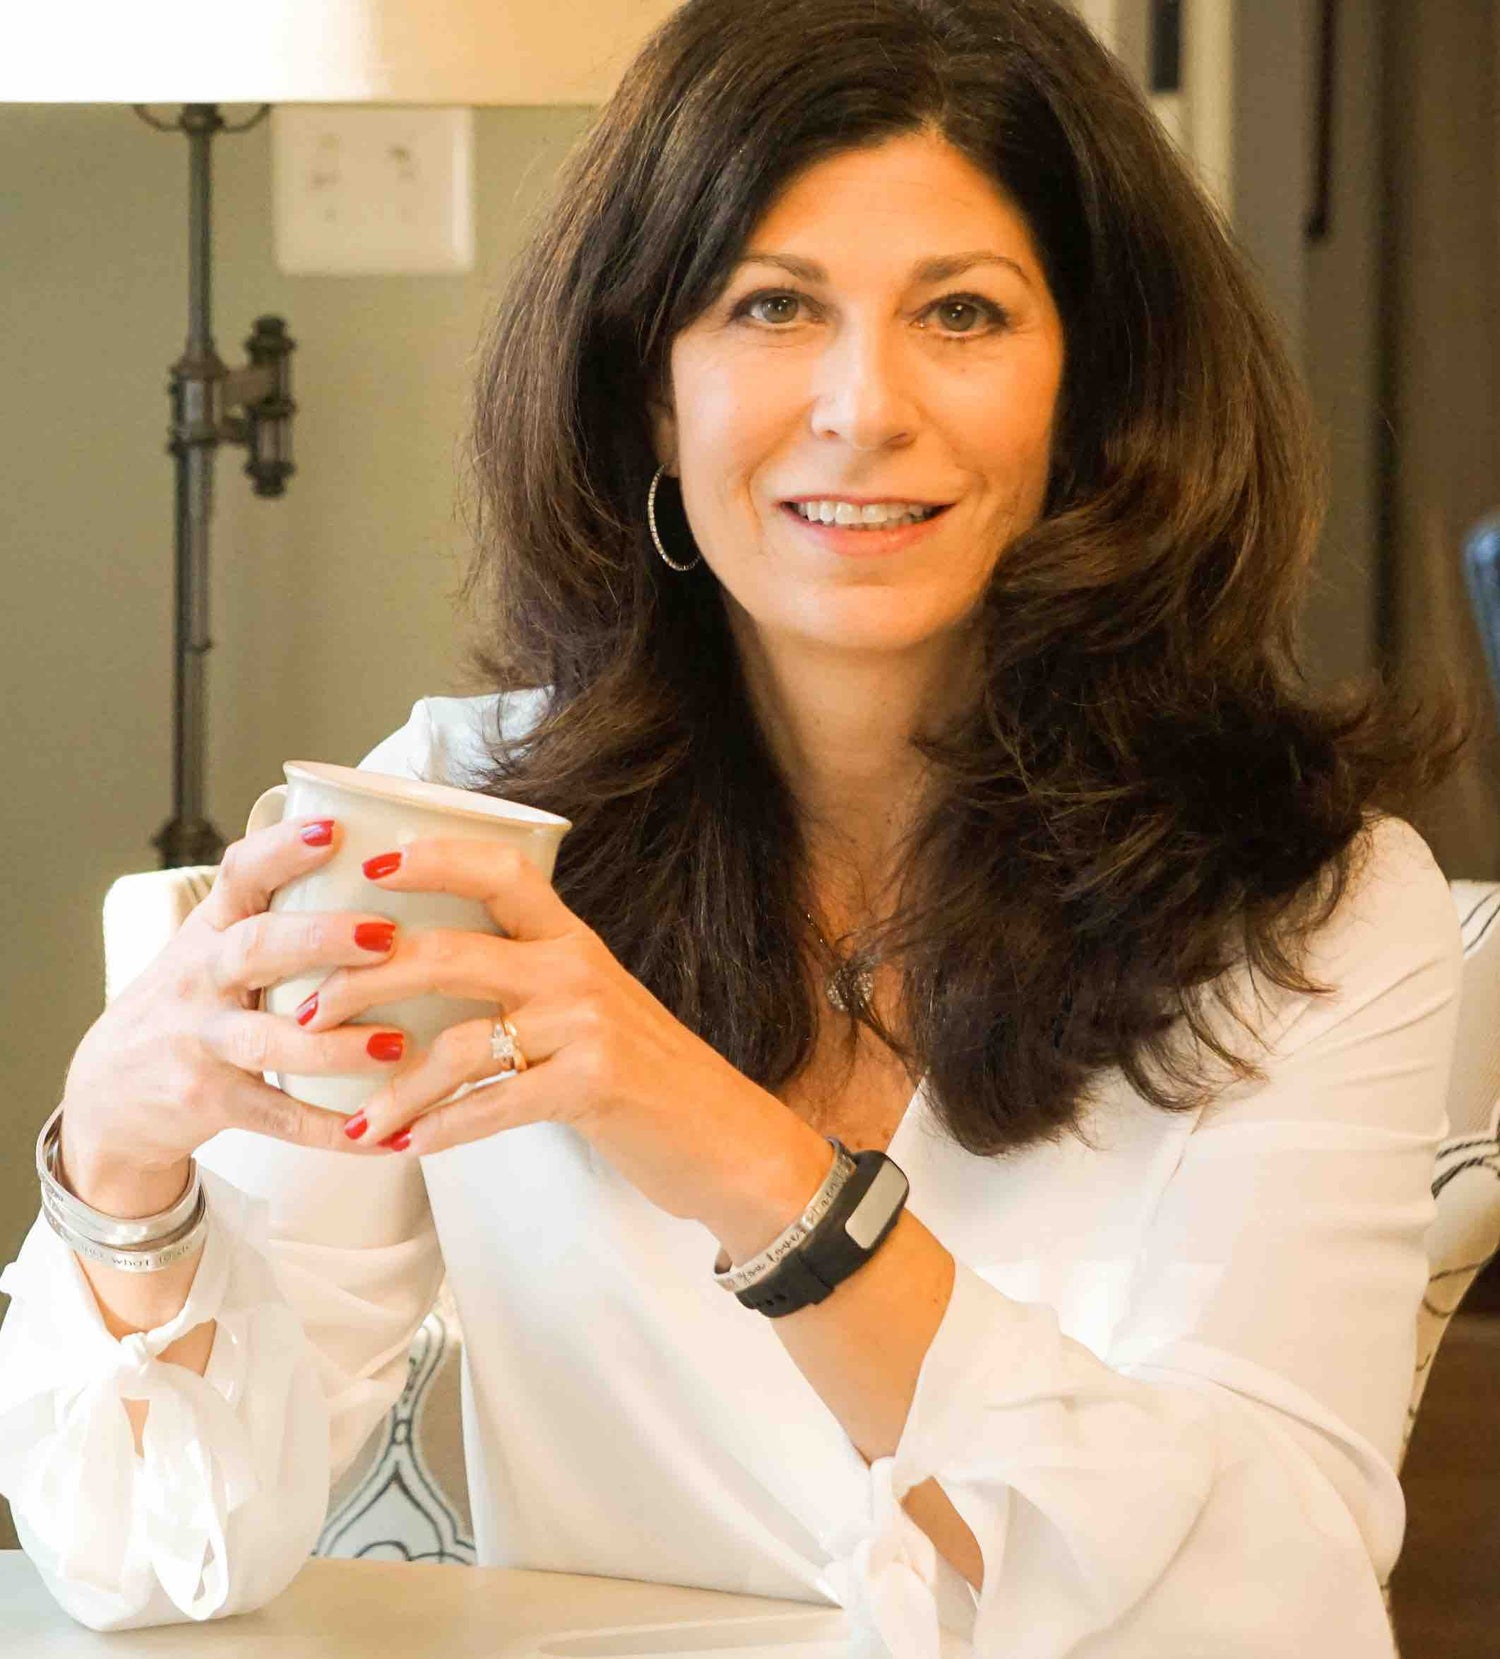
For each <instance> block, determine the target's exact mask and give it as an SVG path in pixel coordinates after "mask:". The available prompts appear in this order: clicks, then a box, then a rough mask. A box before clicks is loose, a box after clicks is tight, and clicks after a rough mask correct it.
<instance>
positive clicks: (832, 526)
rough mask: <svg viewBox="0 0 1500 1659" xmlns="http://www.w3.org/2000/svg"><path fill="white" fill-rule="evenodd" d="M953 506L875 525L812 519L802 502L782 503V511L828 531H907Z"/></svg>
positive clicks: (926, 508) (946, 504)
mask: <svg viewBox="0 0 1500 1659" xmlns="http://www.w3.org/2000/svg"><path fill="white" fill-rule="evenodd" d="M952 505H953V503H952V502H951V501H948V502H944V503H942V504H941V505H934V506H924V507H922V508H921V510H920V512H919V513H917V514H913V515H907V514H903V515H902V516H901V517H900V518H896V519H882V520H878V521H876V522H874V523H865V522H863V521H862V520H859V519H853V520H851V521H849V522H848V523H840V522H839V521H838V520H837V519H825V518H822V517H818V518H810V517H809V516H808V514H807V513H806V512H805V511H804V510H803V508H804V504H803V503H802V502H800V501H783V502H781V503H780V506H781V509H782V511H783V512H786V513H790V514H791V515H792V517H793V518H795V519H797V520H798V521H799V522H800V523H802V524H811V525H814V526H816V527H818V528H822V529H827V530H907V529H910V528H911V527H912V526H913V525H915V524H927V523H930V522H931V521H932V520H933V519H935V518H939V517H941V516H942V514H944V513H946V512H947V511H948V509H949V508H950V507H951V506H952Z"/></svg>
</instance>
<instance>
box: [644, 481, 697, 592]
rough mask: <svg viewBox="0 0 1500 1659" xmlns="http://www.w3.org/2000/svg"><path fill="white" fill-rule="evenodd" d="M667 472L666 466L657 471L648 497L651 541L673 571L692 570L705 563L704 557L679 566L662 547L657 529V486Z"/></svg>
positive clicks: (647, 505)
mask: <svg viewBox="0 0 1500 1659" xmlns="http://www.w3.org/2000/svg"><path fill="white" fill-rule="evenodd" d="M666 470H667V469H666V467H665V466H660V467H658V468H657V469H656V472H655V474H654V475H653V477H652V479H651V489H650V492H649V493H648V494H647V496H646V519H647V522H648V523H649V524H650V526H651V539H652V541H654V542H655V543H656V551H657V552H658V553H660V554H661V556H662V558H663V559H664V560H665V561H666V562H667V563H668V564H669V565H671V567H672V569H673V570H691V569H692V568H693V566H694V565H701V564H702V563H703V555H702V554H701V553H700V554H698V556H697V557H696V558H695V559H693V560H692V562H691V563H689V564H685V565H680V564H678V562H677V561H676V559H674V558H673V557H672V556H671V554H669V553H668V552H667V550H666V548H664V547H663V546H662V544H661V533H660V531H658V530H657V528H656V486H657V485H658V484H659V483H660V482H661V475H662V474H663V473H664V472H665V471H666Z"/></svg>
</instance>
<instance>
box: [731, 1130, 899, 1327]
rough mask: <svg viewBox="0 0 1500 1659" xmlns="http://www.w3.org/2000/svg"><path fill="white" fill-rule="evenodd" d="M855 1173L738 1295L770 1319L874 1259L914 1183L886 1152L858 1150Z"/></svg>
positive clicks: (809, 1302)
mask: <svg viewBox="0 0 1500 1659" xmlns="http://www.w3.org/2000/svg"><path fill="white" fill-rule="evenodd" d="M853 1157H854V1174H853V1175H851V1176H850V1177H849V1179H848V1180H847V1181H846V1182H845V1183H844V1185H843V1187H842V1188H841V1189H840V1191H839V1194H838V1196H837V1197H836V1198H835V1199H834V1201H833V1204H832V1207H831V1208H830V1209H829V1211H828V1213H827V1215H825V1216H824V1217H823V1219H822V1220H821V1221H820V1222H819V1223H818V1224H817V1226H816V1227H814V1228H813V1230H812V1232H811V1233H810V1234H809V1235H808V1236H807V1237H806V1238H805V1239H803V1241H802V1243H801V1244H799V1245H798V1246H797V1248H796V1249H795V1250H793V1251H792V1252H791V1253H790V1254H789V1255H787V1256H785V1257H783V1258H782V1260H781V1261H779V1262H778V1263H777V1264H776V1267H775V1269H774V1270H773V1271H772V1272H771V1273H769V1274H767V1276H766V1277H765V1278H764V1279H761V1280H760V1281H759V1282H758V1283H756V1284H753V1285H747V1286H746V1287H745V1289H743V1290H737V1291H735V1293H734V1294H735V1296H736V1297H737V1298H738V1299H739V1301H740V1302H741V1303H742V1304H743V1305H744V1306H745V1307H747V1308H753V1309H754V1310H755V1312H757V1313H763V1314H765V1316H766V1317H767V1318H768V1319H782V1318H785V1316H786V1315H787V1314H789V1313H796V1312H797V1310H798V1309H799V1308H805V1307H811V1306H813V1305H815V1304H816V1303H818V1302H821V1301H822V1300H823V1299H824V1298H825V1297H826V1296H829V1295H831V1294H832V1292H833V1291H834V1289H835V1288H836V1287H837V1286H839V1285H841V1284H842V1283H843V1282H844V1280H845V1279H847V1278H848V1277H849V1276H850V1275H851V1274H853V1273H856V1272H858V1270H859V1269H860V1268H861V1267H863V1266H864V1264H865V1263H866V1262H867V1261H869V1259H870V1257H871V1256H873V1255H874V1254H875V1252H876V1251H877V1250H878V1249H879V1248H880V1246H881V1245H882V1244H883V1243H884V1242H885V1240H886V1238H887V1237H888V1236H889V1235H890V1231H891V1229H892V1228H893V1227H894V1226H895V1225H896V1222H897V1219H898V1218H899V1217H900V1214H901V1211H902V1210H903V1209H904V1208H905V1206H906V1195H907V1193H908V1192H909V1191H910V1183H909V1182H908V1181H907V1179H906V1175H905V1172H904V1171H903V1170H902V1169H901V1167H900V1165H898V1164H896V1163H893V1162H892V1161H891V1159H889V1158H888V1157H887V1156H886V1155H885V1153H884V1152H856V1153H854V1154H853Z"/></svg>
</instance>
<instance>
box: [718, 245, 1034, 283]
mask: <svg viewBox="0 0 1500 1659" xmlns="http://www.w3.org/2000/svg"><path fill="white" fill-rule="evenodd" d="M740 264H741V265H775V266H778V267H779V268H780V269H781V270H783V271H786V272H789V273H790V274H791V275H792V276H794V277H799V278H801V280H802V281H803V282H827V280H828V272H827V271H825V270H824V269H823V267H822V266H821V265H820V264H818V262H817V261H816V260H815V259H803V258H801V257H800V255H798V254H792V253H759V252H757V253H747V254H746V255H745V256H744V258H743V259H741V260H740ZM974 265H1004V266H1006V267H1007V268H1008V269H1010V270H1012V271H1014V272H1015V273H1016V275H1017V276H1018V277H1020V279H1021V280H1022V282H1024V283H1026V284H1027V285H1028V286H1030V283H1031V278H1030V277H1028V276H1027V274H1026V273H1025V271H1023V270H1022V269H1021V267H1020V266H1019V265H1018V264H1017V263H1016V261H1015V260H1014V259H1008V258H1007V257H1006V256H1005V255H1004V254H1002V253H990V252H989V251H988V250H985V249H980V250H979V251H978V252H976V253H955V254H943V255H940V256H938V257H936V258H933V259H919V260H918V261H917V263H916V264H915V265H913V266H912V269H911V274H912V279H913V281H915V282H946V281H947V280H948V279H949V277H956V276H958V275H959V274H960V273H961V272H963V271H967V270H968V269H969V268H970V267H971V266H974Z"/></svg>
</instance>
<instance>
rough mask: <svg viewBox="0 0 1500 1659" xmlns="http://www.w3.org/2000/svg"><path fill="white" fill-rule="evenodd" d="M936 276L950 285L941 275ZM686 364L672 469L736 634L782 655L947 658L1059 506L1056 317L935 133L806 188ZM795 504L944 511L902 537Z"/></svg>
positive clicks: (1006, 220)
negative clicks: (1053, 488)
mask: <svg viewBox="0 0 1500 1659" xmlns="http://www.w3.org/2000/svg"><path fill="white" fill-rule="evenodd" d="M980 254H982V255H984V256H985V257H984V258H983V259H982V260H977V261H975V262H974V263H972V264H971V263H969V262H968V261H969V259H970V257H971V256H974V255H980ZM777 260H781V261H785V262H786V263H784V264H781V265H778V264H777V263H776V261H777ZM932 261H943V262H946V263H947V264H948V266H949V267H950V268H949V269H948V270H946V271H936V272H935V271H931V270H929V271H926V272H924V271H923V270H922V269H921V267H922V266H923V265H924V264H926V263H929V262H932ZM791 265H796V266H797V269H796V270H795V271H793V270H790V269H789V268H788V267H789V266H791ZM960 266H962V267H963V268H962V269H960V268H959V267H960ZM670 363H671V407H670V408H663V407H657V406H653V432H654V439H655V443H656V449H657V458H658V460H659V461H663V462H665V463H666V464H667V466H668V470H669V471H671V472H673V473H675V474H676V475H677V476H678V477H679V479H680V481H681V485H682V493H683V502H684V506H685V508H686V512H687V517H688V522H689V524H690V526H691V528H692V531H693V536H694V539H695V540H696V542H697V544H698V547H699V549H700V550H701V552H702V554H703V558H704V562H705V563H706V564H707V565H709V567H710V568H711V569H712V570H713V573H714V575H715V576H717V577H718V579H719V581H720V582H721V583H722V584H723V587H724V589H725V592H726V595H727V598H728V603H729V607H730V612H731V617H732V618H734V614H735V611H736V609H737V608H738V610H739V611H741V612H742V613H743V615H741V616H739V617H738V618H735V620H736V621H739V622H743V621H745V620H746V619H748V620H749V622H750V623H751V624H752V625H753V626H754V628H755V629H756V630H757V631H758V632H760V633H761V634H762V635H763V636H766V637H767V638H768V640H769V638H771V637H782V638H786V637H788V636H792V637H796V638H799V639H802V640H804V641H808V642H813V641H816V642H818V643H819V644H822V645H825V646H831V647H835V648H842V649H847V650H866V651H894V650H900V649H903V648H910V647H914V646H918V645H920V644H922V643H923V642H926V641H931V640H933V639H934V638H935V637H936V636H939V635H941V634H944V633H946V632H949V631H951V630H953V629H954V628H955V627H956V626H957V625H958V624H959V623H961V622H962V621H963V620H964V619H965V618H966V617H967V616H968V615H970V614H971V613H972V611H973V609H974V607H975V605H976V603H977V601H978V600H979V598H980V596H981V594H982V593H983V591H984V588H985V584H986V582H987V580H988V578H989V575H990V572H991V570H992V569H993V568H994V565H995V563H996V561H997V560H998V559H999V557H1000V556H1001V554H1002V553H1003V551H1004V550H1005V548H1006V546H1007V545H1008V544H1009V543H1010V542H1011V541H1012V540H1013V539H1014V538H1015V537H1016V536H1017V535H1018V534H1019V533H1020V532H1021V531H1023V530H1024V529H1026V528H1027V527H1028V526H1029V525H1030V524H1032V523H1033V522H1034V521H1035V519H1036V517H1037V515H1038V514H1039V513H1040V511H1041V507H1042V503H1043V500H1044V499H1045V494H1046V485H1047V475H1048V462H1049V456H1050V448H1051V439H1052V428H1053V412H1054V409H1055V407H1056V404H1057V397H1058V388H1059V385H1060V383H1061V378H1062V369H1063V333H1062V323H1061V319H1060V318H1059V316H1058V313H1057V309H1056V307H1055V305H1054V303H1053V299H1052V295H1051V293H1050V291H1049V290H1048V287H1047V283H1046V280H1045V278H1044V277H1043V275H1042V269H1041V265H1040V262H1039V260H1038V257H1037V253H1036V249H1035V248H1034V246H1033V245H1032V240H1031V235H1030V232H1029V230H1028V227H1027V223H1026V221H1025V219H1024V218H1023V217H1022V216H1021V213H1020V212H1019V210H1018V209H1017V208H1016V207H1014V206H1013V205H1012V204H1011V203H1010V202H1009V201H1008V200H1007V199H1006V198H1005V197H1004V196H1002V195H1001V194H1000V193H999V191H998V190H997V189H996V187H995V186H994V184H992V183H991V181H990V180H989V178H988V177H986V176H985V175H984V174H983V173H981V172H980V171H979V170H978V169H976V168H975V167H974V166H973V165H972V164H971V163H970V162H969V161H967V160H966V159H965V158H964V157H963V156H962V155H960V154H959V152H958V151H957V150H955V149H953V148H952V147H951V146H950V145H948V144H947V143H946V142H945V141H943V140H941V139H939V138H935V137H932V136H929V135H921V136H916V135H913V136H903V137H901V138H896V139H891V140H889V141H887V142H884V143H881V144H879V145H877V146H874V147H871V148H867V149H862V150H858V151H854V152H851V153H848V154H845V155H841V156H838V157H835V158H834V159H832V160H829V161H825V162H821V163H819V164H818V165H817V166H816V167H813V168H810V169H809V170H808V171H807V172H805V173H803V174H802V175H801V176H799V177H798V178H797V179H796V180H795V181H794V182H793V183H792V184H791V185H789V186H788V188H787V189H786V190H785V192H784V193H783V194H782V196H781V197H780V198H779V200H778V201H777V202H776V203H775V204H774V205H773V206H772V207H771V209H770V210H769V211H768V212H767V213H766V215H765V216H764V218H763V219H762V220H761V222H760V224H759V225H757V226H756V228H755V230H754V232H753V233H752V234H751V236H750V238H749V240H748V243H747V245H746V249H745V253H744V256H743V258H742V262H741V263H740V264H739V265H738V267H737V268H736V269H735V271H734V272H733V273H732V275H731V277H730V280H729V284H728V286H727V288H726V289H725V290H724V292H723V294H722V295H721V296H720V297H719V299H717V300H716V301H715V302H714V303H713V304H712V305H711V306H710V307H709V308H708V310H707V311H706V312H705V313H704V314H703V315H702V316H700V317H698V318H697V319H695V320H694V322H693V323H692V324H690V325H689V326H688V327H687V328H685V329H683V330H682V331H681V332H680V333H679V334H678V335H677V336H676V338H675V339H674V341H673V343H672V349H671V358H670ZM794 497H813V498H817V499H820V500H826V501H840V500H843V501H848V500H849V499H850V498H851V497H857V498H859V499H860V500H862V501H864V502H905V503H912V502H926V503H932V504H936V503H944V504H948V505H947V506H946V510H945V511H943V512H942V513H940V514H939V515H938V516H937V517H936V518H935V519H933V520H932V522H931V524H930V526H929V527H928V528H926V529H924V530H921V531H919V532H917V533H916V534H915V535H911V534H907V535H906V536H905V537H904V538H903V537H901V536H900V535H899V534H898V533H896V532H882V531H857V530H856V531H844V532H842V533H839V534H835V535H831V536H830V535H825V534H823V533H821V532H820V531H819V530H817V529H815V528H810V527H809V526H808V525H807V524H805V523H804V522H803V521H802V520H801V519H799V518H798V517H797V516H795V514H794V513H793V510H792V509H791V508H790V507H789V506H787V505H786V503H787V502H788V501H789V499H791V498H794ZM887 540H888V545H887ZM835 543H837V544H839V545H834V544H835ZM667 551H668V552H669V553H670V554H671V555H672V557H673V558H675V559H678V560H679V561H680V560H683V559H686V558H690V557H691V556H692V550H691V549H690V548H685V547H677V548H674V547H672V546H671V545H670V543H668V547H667Z"/></svg>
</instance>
